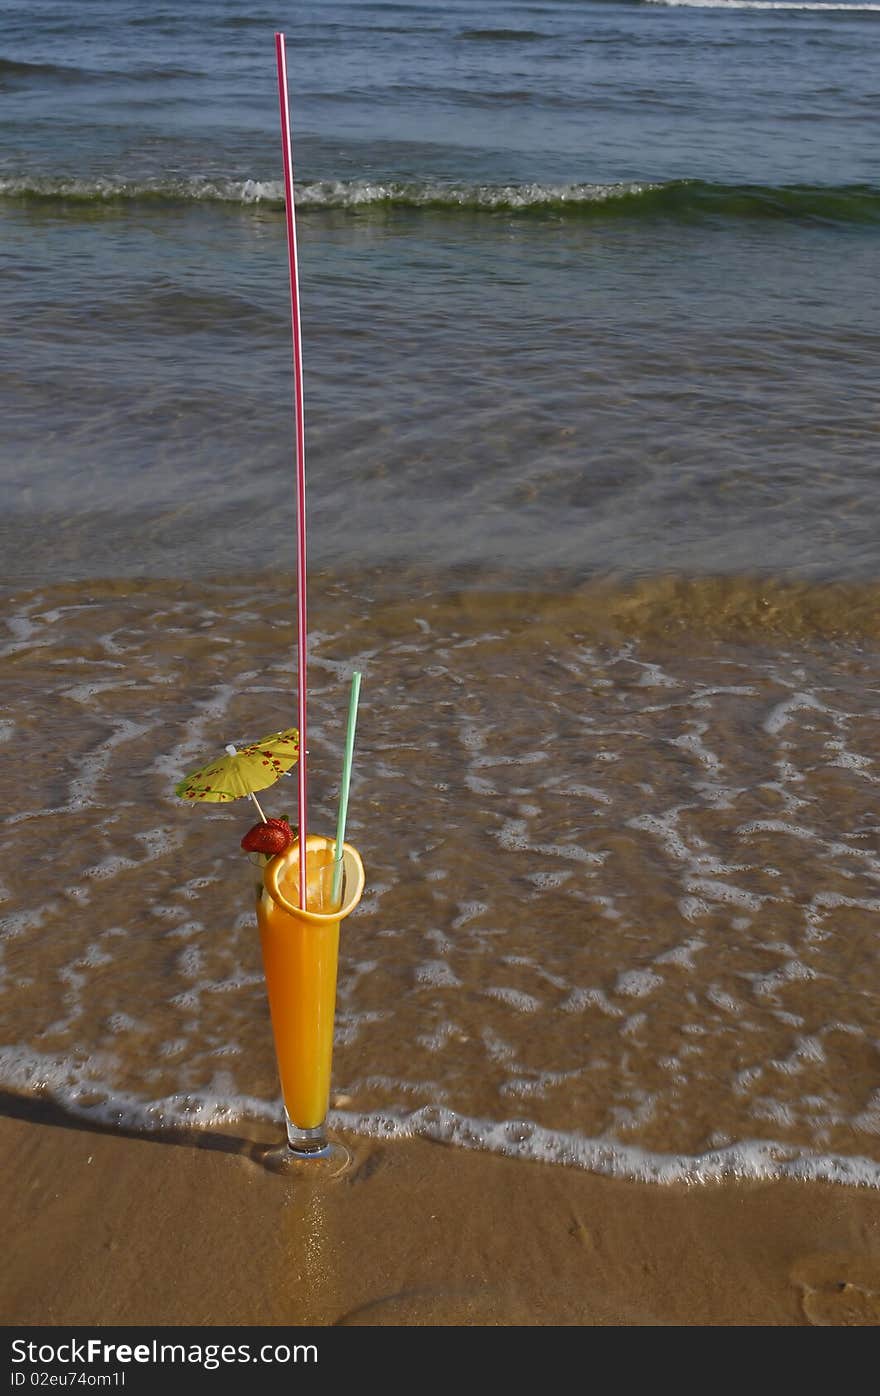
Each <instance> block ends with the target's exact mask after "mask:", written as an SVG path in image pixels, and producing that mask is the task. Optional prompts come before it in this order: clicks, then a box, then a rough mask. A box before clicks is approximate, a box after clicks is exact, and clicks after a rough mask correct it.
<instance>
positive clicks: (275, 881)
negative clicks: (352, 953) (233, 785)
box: [257, 834, 364, 1161]
mask: <svg viewBox="0 0 880 1396" xmlns="http://www.w3.org/2000/svg"><path fill="white" fill-rule="evenodd" d="M334 849H335V841H334V840H333V839H328V838H324V836H323V835H321V834H309V836H308V838H307V840H306V909H305V910H302V909H301V908H300V905H299V900H300V897H299V852H298V847H297V845H294V847H293V849H292V850H290V851H289V852H288V853H287V854H285V855H283V856H282V857H280V858H273V859H271V860H270V861H269V862H268V863H267V865H266V867H265V869H264V870H263V885H262V887H260V888H258V894H257V922H258V925H259V928H260V941H261V944H262V950H263V969H264V972H265V975H266V990H267V992H268V995H269V1012H270V1014H271V1018H272V1034H273V1037H274V1039H275V1056H276V1058H277V1061H278V1074H279V1076H280V1078H281V1094H282V1097H283V1100H284V1112H285V1118H286V1122H287V1145H286V1149H285V1150H282V1159H281V1161H284V1159H285V1158H286V1159H289V1160H291V1161H293V1160H296V1159H311V1160H317V1159H319V1158H323V1159H326V1158H327V1157H328V1156H329V1155H330V1153H331V1146H330V1143H329V1141H328V1138H327V1112H328V1109H329V1105H330V1069H331V1065H332V1059H333V1021H334V1016H335V1012H336V966H337V957H338V950H339V925H340V922H341V921H343V920H344V919H345V917H346V916H348V914H349V913H350V912H351V911H353V910H354V908H355V907H356V906H357V904H358V902H359V901H360V899H361V894H362V892H363V890H364V867H363V863H362V862H361V859H360V854H359V853H358V852H357V849H355V848H352V847H351V845H350V844H344V845H343V872H342V882H341V888H340V891H339V893H338V894H337V896H336V897H335V898H334V896H333V854H334ZM276 1161H277V1160H276Z"/></svg>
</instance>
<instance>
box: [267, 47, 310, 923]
mask: <svg viewBox="0 0 880 1396" xmlns="http://www.w3.org/2000/svg"><path fill="white" fill-rule="evenodd" d="M275 58H276V61H277V65H278V101H279V105H280V108H281V150H282V155H283V159H284V204H285V208H286V212H287V257H288V263H289V267H290V319H291V326H292V330H293V393H294V408H295V415H296V584H297V585H296V589H297V709H298V714H297V715H298V721H299V793H298V819H299V904H300V907H301V908H302V910H303V911H305V909H306V833H307V830H306V658H307V654H306V651H307V639H308V631H307V628H306V467H305V431H304V427H303V379H302V335H301V331H300V316H299V270H298V263H297V251H296V218H295V212H294V204H293V152H292V147H291V140H290V104H289V101H288V96H287V53H286V50H285V47H284V35H283V34H276V35H275Z"/></svg>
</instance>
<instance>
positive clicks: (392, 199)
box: [0, 175, 880, 224]
mask: <svg viewBox="0 0 880 1396" xmlns="http://www.w3.org/2000/svg"><path fill="white" fill-rule="evenodd" d="M0 200H3V201H7V202H9V201H17V202H20V203H32V204H40V203H52V202H54V203H63V204H68V205H77V204H80V205H88V206H91V207H93V208H100V207H101V206H104V207H107V208H111V207H113V206H115V205H120V204H129V203H138V202H150V203H158V204H161V203H166V204H177V205H179V204H188V203H196V204H199V203H201V204H218V205H222V204H226V205H231V206H235V207H239V208H262V209H269V210H272V209H279V210H280V209H281V208H282V206H283V185H282V182H281V180H259V179H233V178H226V177H222V176H217V177H209V176H204V177H203V176H197V175H191V176H182V177H179V178H174V179H159V178H157V179H142V180H128V179H123V178H120V177H113V176H106V177H100V178H93V179H82V178H76V177H69V178H53V177H51V176H28V175H21V176H6V177H3V178H0ZM296 201H297V208H298V209H299V210H301V211H303V212H320V211H325V210H326V211H334V210H335V211H342V212H350V213H358V214H370V213H374V214H382V213H386V212H391V211H394V210H409V211H414V212H419V211H422V212H430V213H441V214H505V215H508V216H529V215H531V216H537V217H540V216H544V217H553V218H555V219H560V218H565V219H569V218H571V219H574V218H598V219H608V218H627V219H638V218H644V219H646V220H652V219H672V220H675V221H680V222H694V221H700V220H704V219H713V218H714V219H725V220H738V219H744V218H746V219H794V220H801V221H803V220H807V221H820V222H829V223H843V224H846V223H875V222H878V221H880V189H878V188H876V187H874V186H872V185H841V186H828V185H778V186H770V185H757V184H742V185H733V184H715V183H711V182H708V181H704V180H674V181H671V182H669V183H660V182H657V183H653V182H644V183H621V184H543V183H530V184H478V183H468V182H452V181H448V182H447V181H441V180H413V181H400V180H388V181H380V180H375V181H374V180H366V179H356V180H312V181H306V182H303V183H301V184H300V185H299V186H298V188H297V192H296Z"/></svg>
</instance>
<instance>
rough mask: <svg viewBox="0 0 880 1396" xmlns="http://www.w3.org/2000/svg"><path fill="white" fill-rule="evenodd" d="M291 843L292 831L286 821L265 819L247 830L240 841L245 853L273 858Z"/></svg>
mask: <svg viewBox="0 0 880 1396" xmlns="http://www.w3.org/2000/svg"><path fill="white" fill-rule="evenodd" d="M292 843H293V830H292V829H291V827H290V825H289V824H288V822H287V820H286V819H267V820H266V822H265V824H263V823H262V822H260V823H259V824H255V825H254V827H253V828H252V829H248V831H247V833H246V834H245V836H244V838H243V839H242V841H241V846H242V848H243V849H244V850H245V852H246V853H268V855H269V857H270V858H273V857H274V856H275V854H276V853H283V852H284V850H285V848H288V847H289V846H290V844H292Z"/></svg>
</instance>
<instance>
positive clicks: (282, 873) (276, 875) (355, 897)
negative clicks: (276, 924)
mask: <svg viewBox="0 0 880 1396" xmlns="http://www.w3.org/2000/svg"><path fill="white" fill-rule="evenodd" d="M335 847H336V841H335V839H328V838H325V837H324V835H323V834H309V835H308V837H307V839H306V877H307V879H308V881H307V887H306V903H307V906H308V910H307V911H303V910H302V909H301V907H300V904H299V839H294V841H293V843H292V844H291V845H290V847H289V848H286V849H285V850H284V852H283V853H279V854H278V855H277V857H275V858H271V859H270V860H269V862H268V863H267V864H266V867H265V869H264V870H263V883H264V886H265V888H266V891H267V892H268V893H269V896H270V897H271V898H272V900H273V902H275V903H276V905H277V906H280V907H281V909H282V911H286V912H287V914H288V915H289V916H295V917H297V919H298V920H300V921H309V922H312V923H313V924H314V925H323V924H324V923H326V922H327V921H341V920H342V918H343V917H344V916H347V915H348V914H349V912H350V911H354V908H355V907H356V906H357V904H358V902H359V901H360V899H361V895H362V894H363V890H364V865H363V863H362V862H361V856H360V854H359V853H358V851H357V849H356V848H352V846H351V844H350V843H344V844H343V845H342V856H343V867H344V873H345V875H344V878H343V883H342V905H341V906H339V907H334V906H333V905H332V904H331V898H330V891H331V886H332V882H333V853H334V850H335Z"/></svg>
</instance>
